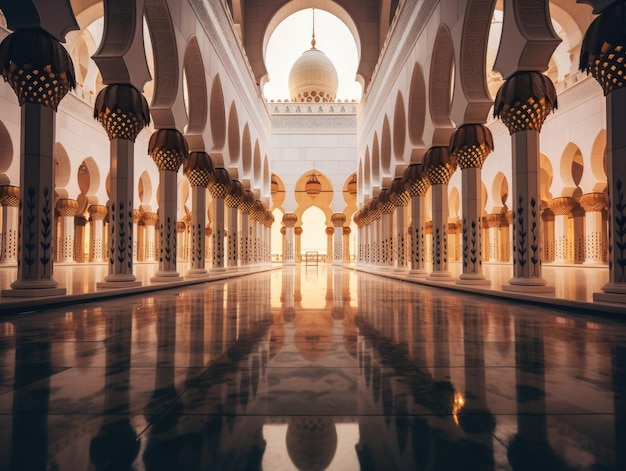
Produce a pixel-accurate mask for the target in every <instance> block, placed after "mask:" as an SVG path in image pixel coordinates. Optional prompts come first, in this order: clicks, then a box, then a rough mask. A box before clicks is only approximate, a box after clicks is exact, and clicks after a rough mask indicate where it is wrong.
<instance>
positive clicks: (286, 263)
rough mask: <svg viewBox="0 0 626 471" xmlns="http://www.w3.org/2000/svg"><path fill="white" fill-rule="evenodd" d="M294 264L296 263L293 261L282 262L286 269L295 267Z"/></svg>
mask: <svg viewBox="0 0 626 471" xmlns="http://www.w3.org/2000/svg"><path fill="white" fill-rule="evenodd" d="M295 264H296V262H295V261H293V260H289V261H286V262H283V265H284V266H286V267H293V266H295Z"/></svg>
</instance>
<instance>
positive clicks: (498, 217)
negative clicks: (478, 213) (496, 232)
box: [484, 213, 503, 227]
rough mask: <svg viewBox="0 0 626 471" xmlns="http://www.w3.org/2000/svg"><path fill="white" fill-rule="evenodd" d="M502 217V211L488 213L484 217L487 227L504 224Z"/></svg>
mask: <svg viewBox="0 0 626 471" xmlns="http://www.w3.org/2000/svg"><path fill="white" fill-rule="evenodd" d="M502 219H503V218H502V214H501V213H494V214H487V215H486V216H485V217H484V220H485V225H486V226H487V227H500V226H501V225H502Z"/></svg>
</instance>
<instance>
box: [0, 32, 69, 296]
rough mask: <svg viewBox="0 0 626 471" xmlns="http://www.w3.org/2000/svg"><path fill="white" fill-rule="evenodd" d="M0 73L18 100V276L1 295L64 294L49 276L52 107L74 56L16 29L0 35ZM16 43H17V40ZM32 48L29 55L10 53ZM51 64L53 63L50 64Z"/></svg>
mask: <svg viewBox="0 0 626 471" xmlns="http://www.w3.org/2000/svg"><path fill="white" fill-rule="evenodd" d="M2 44H3V47H5V49H4V50H5V51H6V53H7V54H6V56H5V57H4V58H3V60H4V63H5V64H11V67H8V66H7V67H5V68H4V70H3V72H2V75H3V76H4V79H5V80H6V81H7V82H8V83H9V85H10V86H11V87H12V88H13V91H14V92H15V94H16V96H17V98H18V101H19V103H20V120H21V122H20V133H21V135H20V185H19V187H20V190H21V199H22V203H21V207H20V216H19V223H18V224H19V226H18V234H19V242H18V247H19V250H18V268H17V280H15V281H14V282H13V283H12V284H11V289H6V290H2V296H3V297H39V296H54V295H64V294H65V293H66V290H65V288H59V287H58V283H57V282H56V281H55V280H54V278H53V265H54V254H53V250H54V241H55V224H54V188H55V177H54V174H55V158H54V146H55V141H56V138H55V135H56V112H57V107H58V106H59V103H60V102H61V100H62V99H63V97H64V96H65V95H66V94H67V92H68V91H69V90H70V88H74V87H75V86H76V82H75V79H74V70H73V64H72V59H71V57H70V56H69V54H68V52H67V50H66V49H65V48H64V47H63V46H62V45H61V44H60V43H59V41H58V40H57V39H55V38H54V37H53V36H52V35H50V34H49V33H48V32H46V31H44V30H42V29H37V28H25V29H17V30H16V31H15V32H14V33H12V34H10V35H8V36H7V37H6V38H4V40H3V43H2ZM16 44H19V47H16V46H15V45H16ZM35 48H36V50H37V54H32V55H30V56H29V58H28V59H26V57H24V56H23V55H22V56H21V57H19V56H16V57H12V56H11V55H12V54H16V55H17V54H22V52H23V51H28V50H29V49H32V50H34V49H35ZM51 65H52V67H51Z"/></svg>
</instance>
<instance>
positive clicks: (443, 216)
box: [423, 147, 456, 281]
mask: <svg viewBox="0 0 626 471" xmlns="http://www.w3.org/2000/svg"><path fill="white" fill-rule="evenodd" d="M455 169H456V157H455V156H454V155H451V154H450V152H449V150H448V148H447V147H431V148H430V149H428V150H427V151H426V153H425V154H424V161H423V172H424V174H425V175H426V176H427V177H428V180H429V181H430V184H431V185H432V197H433V207H432V208H433V209H432V216H433V243H432V257H433V271H432V272H431V273H430V275H429V276H428V278H429V279H430V280H437V281H451V280H452V279H453V278H452V275H451V274H450V272H449V271H448V214H449V206H448V183H449V182H450V177H451V176H452V173H453V172H454V170H455Z"/></svg>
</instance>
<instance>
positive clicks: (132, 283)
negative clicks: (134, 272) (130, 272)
mask: <svg viewBox="0 0 626 471" xmlns="http://www.w3.org/2000/svg"><path fill="white" fill-rule="evenodd" d="M138 286H141V281H136V280H135V277H134V276H133V279H132V280H128V281H123V280H107V279H106V277H105V278H104V281H100V282H99V283H96V289H124V288H137V287H138Z"/></svg>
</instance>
